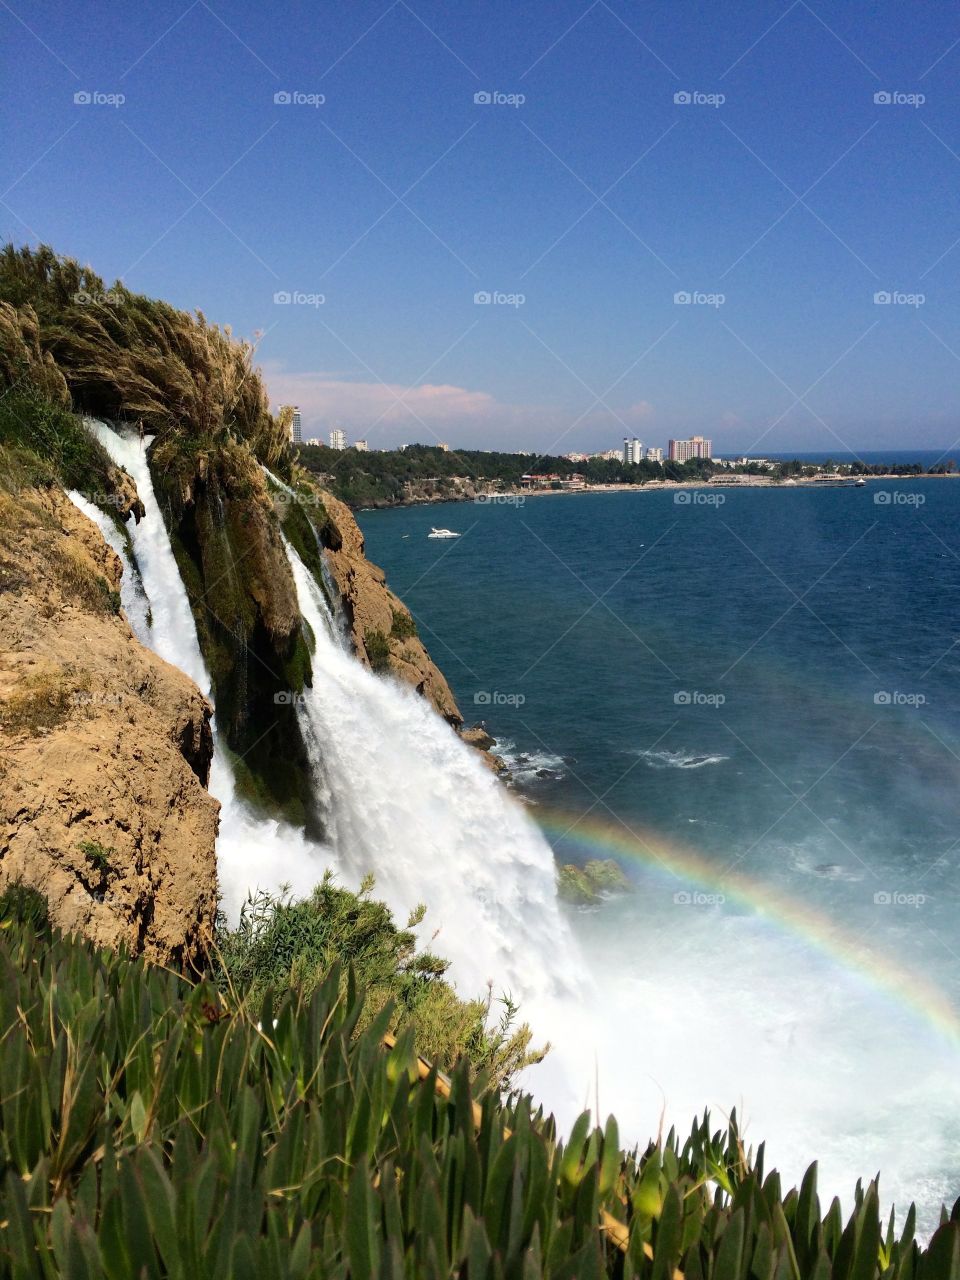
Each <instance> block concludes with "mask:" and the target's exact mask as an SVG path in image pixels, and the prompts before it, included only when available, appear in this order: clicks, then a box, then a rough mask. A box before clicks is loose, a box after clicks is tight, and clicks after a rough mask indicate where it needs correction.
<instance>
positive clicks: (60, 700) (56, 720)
mask: <svg viewBox="0 0 960 1280" xmlns="http://www.w3.org/2000/svg"><path fill="white" fill-rule="evenodd" d="M89 691H90V677H89V675H88V674H87V673H86V672H84V671H72V670H68V669H66V668H63V667H48V668H46V669H45V670H41V671H33V672H30V673H29V674H27V675H25V676H23V677H22V678H21V679H20V681H19V682H18V684H17V685H16V686H15V687H14V689H13V691H12V692H11V693H10V694H8V696H7V697H6V698H5V699H4V700H3V701H2V702H0V725H2V726H3V729H4V730H5V731H6V732H7V733H10V734H27V735H29V736H30V737H37V736H38V735H39V734H41V733H44V732H45V731H47V730H48V729H55V728H56V727H57V725H59V724H62V723H63V722H64V721H65V720H66V719H68V718H69V716H70V715H71V714H72V713H73V712H74V710H75V708H76V706H77V705H78V700H80V699H82V698H84V697H85V696H88V695H89Z"/></svg>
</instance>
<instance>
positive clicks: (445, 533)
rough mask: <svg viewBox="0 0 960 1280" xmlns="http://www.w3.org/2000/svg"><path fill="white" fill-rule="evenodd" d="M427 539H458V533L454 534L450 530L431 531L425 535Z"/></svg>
mask: <svg viewBox="0 0 960 1280" xmlns="http://www.w3.org/2000/svg"><path fill="white" fill-rule="evenodd" d="M427 537H428V538H459V537H460V535H459V533H454V532H453V530H452V529H431V530H430V532H429V533H428V534H427Z"/></svg>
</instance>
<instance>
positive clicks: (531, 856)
mask: <svg viewBox="0 0 960 1280" xmlns="http://www.w3.org/2000/svg"><path fill="white" fill-rule="evenodd" d="M90 426H91V428H92V429H93V430H94V431H95V433H96V435H97V437H98V439H99V440H100V441H101V443H102V444H103V445H104V446H105V448H106V449H107V451H108V453H109V454H110V456H111V458H112V459H113V461H114V462H115V463H116V464H117V465H119V466H122V467H123V468H124V469H125V470H126V471H128V472H129V473H130V475H132V476H133V479H134V480H135V482H136V485H137V490H138V492H139V495H140V499H141V501H142V502H143V505H144V508H145V512H146V514H145V516H144V517H143V518H142V519H141V521H140V523H139V524H138V525H136V526H135V527H133V526H131V527H130V529H129V533H130V541H131V544H132V548H133V555H134V558H135V561H136V568H134V566H133V564H132V563H131V560H130V556H129V555H128V553H127V548H126V546H125V545H124V542H123V539H122V538H121V537H119V536H118V535H117V531H116V530H115V528H114V527H113V526H112V524H111V522H110V520H109V519H108V517H106V516H105V515H104V514H103V513H102V512H101V511H99V510H98V509H97V508H95V507H92V506H91V504H89V503H85V502H83V500H82V499H80V500H79V501H78V505H81V507H82V509H83V510H85V512H86V514H88V515H90V516H91V518H92V519H94V520H95V521H96V522H97V524H98V525H99V526H100V528H101V530H102V531H103V532H104V536H105V537H106V538H107V539H108V541H110V543H111V545H112V546H114V548H115V550H117V551H118V554H120V555H121V557H122V558H123V559H124V564H125V575H124V576H125V578H126V577H128V576H129V578H130V580H131V582H130V583H128V585H127V587H126V588H125V590H126V591H127V592H128V593H129V592H131V591H135V590H136V589H137V588H136V586H135V585H131V584H135V583H136V581H137V580H139V581H141V582H142V592H143V594H144V595H145V598H146V600H147V601H149V610H148V611H145V610H135V611H134V612H135V614H136V616H132V615H131V613H130V612H129V611H127V616H128V619H129V621H130V623H131V626H132V627H133V629H134V631H135V633H136V634H137V637H138V639H140V640H141V641H142V642H143V643H144V644H146V645H148V646H149V647H150V648H151V649H153V650H154V651H155V652H156V653H158V654H159V655H160V656H161V657H162V658H165V659H166V660H167V661H168V662H171V663H173V664H174V665H175V666H177V667H179V668H180V669H181V670H182V671H184V672H185V673H186V674H188V675H189V676H191V677H192V678H193V679H194V680H195V681H196V683H197V684H198V685H199V686H200V688H201V689H202V690H203V692H204V693H205V694H208V695H209V693H210V678H209V674H208V672H207V669H206V666H205V664H204V661H203V657H202V654H201V651H200V646H199V643H198V641H197V633H196V627H195V625H194V620H193V615H192V613H191V611H190V606H189V601H188V598H187V594H186V589H185V587H184V585H183V582H182V580H181V578H180V575H179V572H178V569H177V564H176V560H175V559H174V556H173V552H172V550H171V547H170V541H169V538H168V535H167V532H166V526H165V525H164V522H163V517H162V514H161V512H160V509H159V505H158V503H157V499H156V496H155V493H154V489H153V482H152V478H151V475H150V469H149V466H148V464H147V455H146V450H145V447H144V445H143V444H142V443H141V442H140V441H139V440H137V439H135V438H131V437H129V436H121V435H118V434H117V433H116V432H115V431H113V430H111V429H110V428H109V427H107V426H105V425H104V424H102V423H90ZM278 483H279V482H278ZM283 487H284V486H282V485H281V488H283ZM75 500H77V499H76V498H75ZM285 546H286V551H287V556H288V558H289V561H290V566H291V570H292V572H293V577H294V581H295V584H296V589H297V596H298V602H299V606H300V611H301V614H302V616H303V618H304V620H305V622H306V623H307V625H308V626H309V628H310V631H311V632H312V642H313V644H312V660H313V682H312V687H310V688H307V689H305V690H304V693H303V694H302V696H300V697H299V698H298V699H297V707H296V710H297V716H298V721H299V724H300V727H301V731H302V733H303V737H304V741H305V743H306V747H307V751H308V753H309V758H310V762H311V765H312V769H313V783H314V788H315V794H316V796H317V798H318V800H319V802H320V805H321V808H322V809H323V811H324V818H325V824H326V831H327V837H328V840H329V847H328V846H325V845H318V844H312V843H310V842H309V841H307V840H305V838H304V837H303V835H302V834H301V833H300V832H298V831H296V830H294V829H292V828H290V827H287V826H285V825H284V824H282V823H276V822H270V821H266V820H264V819H261V818H258V817H255V816H254V815H253V814H252V813H251V812H250V811H249V809H248V808H247V807H246V806H245V805H244V804H243V802H242V801H241V800H240V799H239V797H238V796H237V794H236V788H235V784H234V779H233V773H232V770H231V767H230V764H229V760H228V757H227V754H226V752H225V751H224V748H223V746H222V743H221V742H220V738H219V735H218V734H217V731H216V719H215V718H214V743H215V751H214V763H213V769H212V774H211V783H210V790H211V791H212V792H213V794H214V795H215V796H216V797H217V798H218V799H219V800H220V802H221V806H222V808H221V819H220V832H219V837H218V842H217V863H218V873H219V879H220V887H221V892H222V894H223V897H224V905H225V907H226V909H227V912H228V915H230V916H233V917H235V916H236V914H237V912H238V910H239V907H240V904H241V903H242V901H243V899H244V898H245V896H246V894H247V892H248V891H250V890H252V889H255V888H257V887H260V888H269V889H274V890H275V889H277V888H278V887H279V886H280V884H281V883H287V884H289V885H290V886H291V888H292V889H293V891H294V892H295V893H297V894H298V895H303V894H306V893H309V891H310V889H311V888H312V887H313V885H314V884H316V883H317V882H318V881H319V879H320V878H321V876H322V873H323V870H324V868H326V867H331V868H333V869H334V870H335V871H336V872H337V873H338V874H339V875H340V877H341V878H342V879H343V881H344V882H345V883H347V884H348V885H352V886H354V887H356V886H357V885H358V884H359V882H360V880H361V879H362V878H363V876H364V875H366V874H367V873H370V872H372V873H373V875H374V876H375V880H376V890H375V892H376V895H377V897H378V898H381V899H382V900H383V901H385V902H386V903H387V905H388V906H389V907H390V908H391V910H392V911H393V912H394V913H395V915H396V917H397V919H398V921H399V922H401V923H402V922H403V921H405V920H406V918H407V915H408V914H409V912H410V911H411V910H412V909H413V908H414V907H416V906H417V904H418V903H420V902H423V903H425V904H426V907H427V915H426V919H425V923H424V926H423V930H422V932H423V934H424V940H425V941H427V942H428V944H429V945H430V946H431V948H432V949H434V950H435V951H436V952H437V953H438V954H439V955H442V956H444V957H445V958H446V959H447V960H449V961H450V977H451V979H452V980H453V981H454V982H455V984H456V986H457V989H458V991H459V993H460V995H461V996H463V997H465V998H467V997H472V996H475V995H480V994H483V992H484V991H485V990H486V988H487V985H488V984H490V986H491V990H492V992H493V995H494V996H495V997H499V996H500V995H501V993H504V994H508V995H509V996H510V997H511V998H512V999H514V1000H516V1001H517V1002H518V1003H519V1004H520V1009H521V1016H522V1017H523V1018H524V1019H526V1020H528V1021H529V1022H530V1023H531V1025H532V1027H533V1029H534V1032H535V1036H536V1041H535V1042H536V1043H543V1042H544V1041H545V1040H547V1039H550V1040H552V1041H553V1042H554V1043H558V1042H560V1043H562V1044H563V1052H562V1053H561V1052H559V1051H557V1050H555V1051H554V1052H553V1053H551V1054H550V1055H549V1056H548V1058H547V1059H546V1062H545V1063H544V1064H543V1065H541V1066H538V1067H537V1068H536V1074H535V1079H533V1080H530V1081H528V1082H525V1083H529V1084H532V1085H534V1087H535V1088H536V1090H537V1093H538V1095H539V1096H540V1097H541V1098H543V1099H544V1100H545V1101H546V1102H547V1103H548V1105H550V1106H551V1107H552V1108H553V1110H554V1111H555V1112H556V1113H557V1115H558V1118H560V1119H561V1122H562V1123H567V1122H569V1120H570V1118H571V1116H572V1115H573V1114H575V1111H576V1110H577V1109H578V1108H579V1105H581V1104H582V1103H583V1102H584V1100H585V1098H584V1092H585V1090H586V1088H587V1087H588V1085H589V1081H590V1077H591V1074H592V1060H591V1059H590V1054H591V1052H592V1050H591V1049H590V1045H591V1043H592V1040H593V1035H592V1032H591V1030H590V1024H589V1021H588V1015H587V1013H586V1009H587V1008H588V1007H589V1005H590V1004H591V1003H592V1001H591V999H590V998H589V996H588V993H587V979H586V978H585V977H584V976H583V975H584V967H583V966H582V964H581V963H580V958H579V951H578V947H577V944H576V942H575V940H574V938H573V936H572V933H571V931H570V928H569V926H568V924H567V922H566V920H565V918H564V915H563V912H562V910H561V907H560V904H559V902H558V899H557V893H556V881H555V875H556V870H555V865H554V860H553V853H552V850H551V849H550V846H549V845H548V844H547V842H546V840H545V839H544V838H543V836H542V835H541V833H540V832H539V830H538V829H537V827H536V826H535V825H534V823H533V822H532V821H531V820H530V818H529V817H528V815H527V814H526V812H525V810H524V809H523V807H522V805H520V804H519V803H518V802H517V801H515V800H514V799H513V798H512V797H511V796H510V795H509V794H508V792H507V790H506V788H505V787H503V785H502V784H501V783H500V782H499V781H498V780H497V779H496V777H495V776H494V775H493V774H492V773H491V771H490V770H489V769H488V768H487V767H486V766H485V765H484V764H483V762H482V761H481V760H480V758H479V756H478V755H477V753H476V752H475V751H474V750H473V749H472V748H470V747H468V746H467V745H466V744H465V743H463V742H461V741H460V739H459V737H458V735H457V734H456V733H455V731H454V730H453V729H452V728H451V727H450V726H449V725H448V724H447V723H446V721H444V720H443V719H442V718H441V717H440V716H439V715H437V713H436V712H435V711H434V710H433V709H432V708H431V707H430V706H429V705H428V704H427V703H426V702H425V701H424V700H423V698H421V697H420V696H419V695H418V694H416V693H415V692H414V691H413V690H412V689H410V688H409V687H408V686H406V685H404V684H401V683H400V682H398V681H395V680H391V679H387V678H383V677H380V676H376V675H374V674H373V673H372V672H370V671H369V670H367V668H365V667H364V666H363V665H362V664H361V663H359V662H358V661H357V660H356V659H355V658H354V657H353V655H352V653H350V652H348V648H347V641H346V639H345V637H344V636H343V634H342V630H341V629H340V628H338V626H337V625H336V622H335V620H334V618H333V616H332V615H331V612H330V609H329V607H328V605H327V602H326V599H325V598H324V595H323V592H322V591H321V589H320V587H319V586H318V584H317V582H316V581H315V579H314V577H313V575H312V574H311V573H310V571H309V570H308V569H307V568H306V567H305V565H304V564H303V562H302V561H301V559H300V557H299V556H298V555H297V553H296V551H295V550H294V548H293V547H291V546H290V545H289V544H288V543H285ZM127 598H130V599H131V602H132V600H133V597H132V596H130V595H128V596H123V595H122V599H123V602H124V608H125V610H126V609H127V604H126V600H127Z"/></svg>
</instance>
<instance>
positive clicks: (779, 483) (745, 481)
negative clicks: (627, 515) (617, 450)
mask: <svg viewBox="0 0 960 1280" xmlns="http://www.w3.org/2000/svg"><path fill="white" fill-rule="evenodd" d="M847 478H848V477H845V479H847ZM849 478H850V479H863V480H864V481H865V482H866V484H864V485H862V486H859V487H862V488H866V486H867V485H869V484H871V483H873V482H874V481H884V482H886V483H903V482H905V481H912V480H956V479H960V471H950V472H927V471H921V472H920V473H919V474H918V475H910V476H902V475H896V474H895V473H894V472H884V473H883V474H881V475H871V476H862V477H856V476H854V477H849ZM791 481H792V483H791ZM855 487H858V486H855V485H851V484H824V483H823V482H822V481H817V480H815V479H813V477H810V478H809V479H807V478H802V477H797V478H793V477H791V479H790V480H786V481H784V480H771V479H769V478H768V477H767V476H744V477H743V478H742V479H739V480H737V481H735V482H732V483H726V484H716V483H713V482H712V481H710V480H651V481H649V482H648V483H647V484H585V485H582V486H581V487H580V488H577V489H498V490H490V491H488V492H484V493H477V494H475V495H473V496H466V495H463V496H457V495H455V494H444V495H442V496H439V495H438V496H436V497H413V498H401V499H400V500H399V501H395V502H380V503H375V504H373V505H370V506H363V507H354V508H353V510H355V511H360V512H365V511H393V510H397V509H399V508H401V507H439V506H444V505H448V504H452V503H458V504H464V503H471V504H474V505H478V506H491V507H495V506H510V505H512V500H513V499H516V498H523V499H524V500H525V499H527V498H563V497H570V496H575V495H576V494H584V493H671V492H673V493H677V492H679V491H681V490H683V489H712V490H715V491H716V492H719V493H729V492H731V491H734V492H735V491H736V490H737V489H787V490H792V489H823V490H827V489H851V488H855Z"/></svg>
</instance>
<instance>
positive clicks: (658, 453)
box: [646, 449, 663, 462]
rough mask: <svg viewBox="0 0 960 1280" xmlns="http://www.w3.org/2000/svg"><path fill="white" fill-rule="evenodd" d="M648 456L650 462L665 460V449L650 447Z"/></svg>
mask: <svg viewBox="0 0 960 1280" xmlns="http://www.w3.org/2000/svg"><path fill="white" fill-rule="evenodd" d="M646 457H647V461H648V462H663V450H662V449H648V450H647V454H646Z"/></svg>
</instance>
